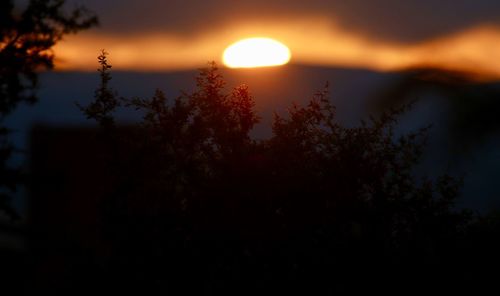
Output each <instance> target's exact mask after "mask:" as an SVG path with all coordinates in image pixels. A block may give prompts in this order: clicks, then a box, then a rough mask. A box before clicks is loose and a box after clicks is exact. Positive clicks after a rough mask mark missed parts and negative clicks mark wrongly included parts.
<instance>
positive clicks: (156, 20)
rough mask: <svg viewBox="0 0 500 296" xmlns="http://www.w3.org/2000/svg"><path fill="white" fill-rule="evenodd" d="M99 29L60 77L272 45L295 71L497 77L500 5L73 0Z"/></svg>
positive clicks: (480, 1) (77, 42) (85, 37)
mask: <svg viewBox="0 0 500 296" xmlns="http://www.w3.org/2000/svg"><path fill="white" fill-rule="evenodd" d="M69 2H70V3H69V4H70V5H69V6H71V5H76V4H83V5H85V6H86V7H88V8H89V9H90V10H92V11H94V12H96V13H97V14H98V16H99V17H100V20H101V26H100V27H99V28H95V29H92V30H90V31H88V32H84V33H82V34H78V35H76V36H69V37H67V38H66V40H65V41H64V42H62V43H60V44H59V45H58V46H57V47H56V53H57V56H58V60H57V65H58V68H59V69H67V70H94V68H95V66H94V63H93V62H94V61H95V57H96V54H97V53H98V52H99V50H100V49H102V48H105V49H106V50H107V51H109V52H110V53H111V55H112V60H113V63H114V65H115V68H117V69H123V70H140V71H151V70H154V71H164V70H177V69H189V68H197V67H200V66H202V65H204V64H205V63H206V62H207V61H209V60H215V61H216V62H219V63H220V62H221V58H222V53H223V51H224V49H225V48H227V47H228V46H229V45H231V44H232V43H234V42H236V41H238V40H240V39H243V38H248V37H269V38H273V39H276V40H278V41H280V42H282V43H284V44H286V45H287V46H288V47H289V48H290V50H291V53H292V60H291V62H292V63H296V64H307V65H321V66H342V67H358V68H368V69H375V70H383V71H390V70H398V69H403V68H408V67H416V66H433V67H441V68H446V69H452V70H465V71H472V72H475V73H477V74H480V75H481V76H482V77H485V78H494V79H496V78H499V77H500V2H499V1H492V0H477V1H472V0H455V1H452V0H443V1H431V0H420V1H410V0H408V1H398V0H374V1H362V0H352V1H335V0H334V1H332V0H329V1H327V0H310V1H293V0H288V1H284V0H283V1H269V0H266V1H264V0H253V1H229V0H215V1H202V0H182V1H180V0H173V1H164V0H142V1H135V0H122V1H101V0H87V1H83V0H71V1H69Z"/></svg>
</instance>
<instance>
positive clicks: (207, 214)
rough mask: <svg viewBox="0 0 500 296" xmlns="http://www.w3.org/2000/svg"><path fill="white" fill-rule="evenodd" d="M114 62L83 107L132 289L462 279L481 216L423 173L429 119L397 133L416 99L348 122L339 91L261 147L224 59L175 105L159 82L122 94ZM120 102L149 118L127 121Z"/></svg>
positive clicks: (245, 96) (451, 183)
mask: <svg viewBox="0 0 500 296" xmlns="http://www.w3.org/2000/svg"><path fill="white" fill-rule="evenodd" d="M99 62H100V64H101V69H100V72H101V86H100V87H99V88H98V90H97V92H96V96H95V101H94V102H92V103H91V104H90V105H89V106H87V107H80V108H81V109H82V111H83V112H84V114H85V115H86V116H87V117H88V118H91V119H95V120H96V121H97V122H98V123H100V124H101V126H102V127H103V129H102V132H101V133H100V136H99V141H98V142H99V143H100V144H99V145H102V149H101V153H102V155H96V156H95V157H96V159H97V160H96V161H98V162H102V160H105V161H106V166H105V167H106V169H105V170H106V173H105V174H104V175H106V176H109V179H106V181H105V183H108V184H109V188H111V189H109V188H108V190H106V191H105V192H100V194H101V195H102V200H103V202H102V208H101V210H102V212H101V215H102V216H101V217H102V227H103V229H104V230H103V237H102V240H103V241H105V242H106V244H107V246H109V247H110V248H111V250H112V251H111V253H110V254H111V255H110V256H111V257H112V260H109V258H108V259H107V260H108V261H107V262H113V263H110V264H109V265H107V267H105V269H106V268H110V269H111V270H112V272H106V273H109V274H114V275H116V277H115V278H114V280H115V281H116V283H118V282H121V281H122V280H123V278H127V279H129V280H128V281H127V283H128V284H129V285H127V286H126V287H124V289H130V288H131V287H135V288H137V289H139V290H144V289H146V288H145V287H149V288H151V289H155V290H158V289H159V290H163V289H166V290H167V291H169V292H172V291H177V290H178V289H179V291H180V290H182V291H184V292H186V291H189V292H198V293H205V294H207V293H208V294H211V293H214V294H215V293H220V292H222V291H230V290H232V289H237V290H236V291H238V294H242V293H243V294H245V293H248V294H250V293H252V291H253V292H255V291H256V290H260V289H263V288H270V289H275V290H274V291H275V292H280V293H283V292H294V291H295V292H297V291H301V292H304V293H305V292H320V291H332V292H333V291H346V290H360V291H363V290H364V291H368V290H370V289H371V288H373V287H378V288H381V287H385V288H386V289H395V290H397V289H401V288H404V287H406V286H408V285H418V283H419V281H425V285H421V286H420V287H422V289H424V287H425V288H429V287H430V285H431V284H439V285H440V286H441V287H446V286H447V285H448V284H449V283H450V281H452V280H454V279H455V278H454V275H455V274H453V273H447V272H448V271H451V270H452V269H451V268H450V266H454V264H455V263H453V262H452V259H451V258H452V257H453V256H454V255H456V254H457V252H459V251H458V249H457V245H458V241H459V240H460V239H461V238H462V237H463V235H464V229H465V228H466V227H467V225H468V223H470V221H471V220H470V215H469V214H468V213H467V212H459V211H455V210H454V208H453V203H454V201H455V199H456V197H457V196H458V191H459V188H460V182H459V180H456V179H454V178H452V177H450V176H446V175H444V176H442V177H440V178H438V179H437V180H429V179H423V180H415V177H414V175H413V168H414V166H415V165H416V164H417V163H418V161H419V158H420V156H421V154H422V149H423V146H424V145H425V135H426V131H427V128H423V129H421V130H418V131H417V132H415V133H410V134H406V135H402V136H396V134H395V127H396V125H397V119H398V116H400V115H401V114H402V113H404V112H405V111H406V110H407V109H408V108H409V106H404V107H402V108H399V109H391V110H389V111H387V112H385V113H383V114H382V115H381V116H380V117H377V118H375V117H371V118H370V120H369V121H362V122H361V123H360V126H358V127H344V126H342V125H341V124H339V123H338V122H337V121H336V114H335V112H336V110H335V107H334V106H333V105H332V104H331V103H330V100H329V93H328V87H326V88H325V90H323V91H321V92H318V93H317V94H316V95H315V96H314V97H313V98H312V99H311V101H310V102H309V104H308V105H306V106H298V105H293V106H292V107H291V108H290V109H289V114H288V116H287V117H282V116H278V115H276V117H275V120H274V124H273V136H272V137H271V138H270V139H268V140H261V141H255V140H253V139H251V138H250V136H249V132H250V130H251V129H252V127H253V126H254V124H255V123H257V121H258V117H257V116H256V114H255V112H254V110H253V105H254V103H253V100H252V97H251V95H250V93H249V90H248V87H246V86H240V87H237V88H235V89H234V90H233V91H232V92H229V93H227V92H226V91H225V87H224V86H225V83H224V80H223V79H222V76H221V75H220V73H219V71H218V69H217V67H216V65H215V63H211V64H210V65H209V67H208V68H207V69H203V70H201V72H200V75H199V76H198V79H197V90H196V91H195V92H193V93H184V94H183V95H181V96H180V97H178V98H177V99H174V100H168V99H167V97H166V96H165V94H164V93H163V92H161V91H159V90H157V91H156V93H155V94H154V95H153V97H152V98H149V99H143V98H131V99H127V98H121V97H119V96H118V94H117V93H116V92H114V91H113V90H111V89H110V88H109V85H108V82H109V81H110V79H111V76H110V74H109V69H110V68H111V66H110V65H109V64H108V62H107V59H106V54H105V53H104V52H103V53H102V54H101V56H100V57H99ZM119 106H122V107H125V108H133V109H135V110H137V111H138V112H142V114H143V120H142V121H141V122H139V123H138V124H137V125H136V126H134V127H131V128H128V129H124V128H120V127H117V126H115V125H114V119H113V113H114V111H115V110H116V108H118V107H119ZM443 270H446V272H444V273H443ZM439 274H442V278H441V279H440V280H436V276H437V275H439ZM452 274H453V276H452ZM388 279H391V280H390V281H389V282H388ZM193 282H196V283H198V284H197V285H193V284H192V283H193ZM359 283H365V284H366V285H360V284H359ZM242 287H245V288H242ZM416 288H418V287H416Z"/></svg>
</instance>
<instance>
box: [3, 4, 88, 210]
mask: <svg viewBox="0 0 500 296" xmlns="http://www.w3.org/2000/svg"><path fill="white" fill-rule="evenodd" d="M65 2H66V1H64V0H30V1H29V3H28V4H27V6H26V8H25V9H24V10H23V11H19V10H18V9H16V6H15V5H14V4H15V3H14V1H13V0H3V1H2V2H1V3H0V130H1V132H0V155H1V157H0V175H1V179H0V189H1V190H2V193H1V194H0V211H4V212H6V213H7V214H8V215H9V216H12V217H14V216H15V215H14V212H13V210H12V208H11V207H10V206H9V204H10V203H9V199H10V195H9V194H8V192H9V191H10V192H13V191H15V190H16V185H17V184H18V183H19V181H20V179H21V177H20V173H19V171H18V170H16V169H13V168H10V167H9V166H8V160H9V159H10V156H11V155H12V153H15V152H16V149H14V147H13V146H12V144H11V143H10V142H9V141H8V134H9V131H8V129H7V128H6V127H5V126H4V124H3V120H4V119H5V117H6V116H8V115H9V114H10V113H11V112H12V111H13V110H14V109H15V108H16V107H17V105H18V104H19V103H22V102H27V103H30V104H32V103H35V102H36V100H37V97H36V88H37V86H38V73H39V72H40V71H41V70H50V69H52V68H53V67H54V63H53V62H54V53H53V52H52V51H51V49H52V47H53V46H54V45H55V44H56V43H57V42H59V41H60V40H61V39H62V38H63V37H64V36H65V35H67V34H70V33H76V32H78V31H80V30H84V29H87V28H90V27H92V26H94V25H96V24H97V18H96V17H95V16H93V15H92V14H91V13H90V12H89V11H88V10H86V9H85V8H84V7H80V8H76V9H74V10H72V11H71V12H70V13H69V14H68V13H65V12H64V4H65Z"/></svg>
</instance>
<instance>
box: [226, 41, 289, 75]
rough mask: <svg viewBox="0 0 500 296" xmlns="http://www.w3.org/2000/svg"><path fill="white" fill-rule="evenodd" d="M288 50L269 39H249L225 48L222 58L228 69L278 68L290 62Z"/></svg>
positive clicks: (281, 44)
mask: <svg viewBox="0 0 500 296" xmlns="http://www.w3.org/2000/svg"><path fill="white" fill-rule="evenodd" d="M290 58H291V54H290V49H288V47H286V46H285V45H284V44H283V43H280V42H278V41H276V40H273V39H270V38H249V39H244V40H241V41H238V42H236V43H234V44H233V45H231V46H229V47H228V48H226V50H225V51H224V54H223V56H222V60H223V62H224V64H225V65H226V66H228V67H230V68H254V67H269V66H280V65H284V64H286V63H288V62H289V61H290Z"/></svg>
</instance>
